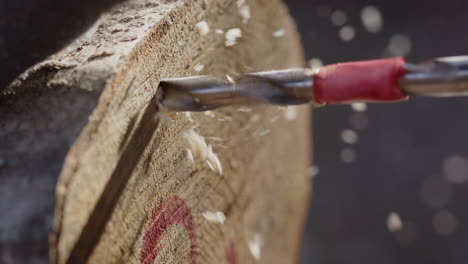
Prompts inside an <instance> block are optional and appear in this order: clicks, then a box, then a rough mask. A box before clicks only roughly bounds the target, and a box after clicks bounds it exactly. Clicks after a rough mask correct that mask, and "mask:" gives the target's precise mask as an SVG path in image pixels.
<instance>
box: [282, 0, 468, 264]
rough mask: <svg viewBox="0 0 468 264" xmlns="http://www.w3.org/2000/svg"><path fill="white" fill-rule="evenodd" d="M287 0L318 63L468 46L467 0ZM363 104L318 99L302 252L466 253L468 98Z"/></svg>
mask: <svg viewBox="0 0 468 264" xmlns="http://www.w3.org/2000/svg"><path fill="white" fill-rule="evenodd" d="M286 2H287V3H288V5H289V7H290V9H291V12H292V14H293V16H294V17H295V18H296V21H297V23H298V26H299V29H300V31H301V33H302V38H303V42H304V46H305V51H306V56H307V58H308V59H312V58H314V60H313V61H312V63H313V64H316V63H317V59H320V60H321V62H323V63H324V64H328V63H334V62H340V61H349V60H362V59H373V58H381V57H384V56H391V55H405V57H406V58H407V59H408V60H409V61H412V62H418V61H421V60H426V59H429V58H432V57H438V56H452V55H463V54H467V53H468V51H467V50H468V34H467V33H468V30H467V28H468V1H466V0H463V1H462V0H446V1H439V0H430V1H429V0H426V1H412V0H406V1H401V0H393V1H390V0H389V1H369V0H368V1H364V0H353V1H350V0H335V1H306V0H286ZM367 6H372V8H367V9H365V10H367V11H365V12H364V15H365V16H367V18H365V19H367V20H368V22H367V23H370V24H369V25H370V26H369V25H368V26H367V27H365V26H364V25H363V22H362V18H361V16H362V12H363V9H364V8H365V7H367ZM376 10H377V12H375V11H376ZM379 14H380V16H381V18H382V24H381V27H380V28H379V27H378V25H376V24H375V23H376V21H377V22H378V19H377V20H376V18H375V17H376V16H377V17H378V15H379ZM371 22H372V23H371ZM377 24H378V23H377ZM343 27H346V29H343ZM340 31H341V35H340ZM350 31H351V33H350ZM352 33H354V36H353V34H352ZM340 36H341V37H340ZM358 107H359V106H358ZM361 108H362V106H361ZM357 110H358V111H356V110H353V109H352V108H351V107H350V106H330V107H324V108H318V109H316V110H315V117H314V119H315V120H314V133H315V134H314V143H315V150H314V152H315V153H314V155H315V163H316V166H317V167H318V169H319V173H318V175H317V176H316V177H315V180H314V192H313V197H312V203H311V208H310V212H309V219H308V224H307V228H306V231H305V239H304V246H303V249H302V258H301V263H314V264H344V263H346V264H353V263H359V264H371V263H372V264H374V263H380V264H385V263H401V264H405V263H413V264H414V263H424V264H431V263H466V262H467V261H468V250H467V249H466V246H467V245H468V224H466V223H468V210H467V209H468V185H467V184H466V183H465V182H466V181H467V180H468V161H467V159H466V158H465V157H467V156H468V140H466V136H467V135H468V122H467V118H466V113H468V98H456V99H453V98H452V99H430V98H415V99H411V101H409V102H406V103H400V104H386V105H368V106H367V111H364V112H359V111H362V110H363V109H360V108H358V109H357ZM343 131H345V132H344V133H343ZM356 136H357V137H356ZM343 137H344V138H343ZM355 141H357V142H356V143H354V142H355ZM346 142H348V143H346ZM350 143H351V144H350ZM389 215H392V216H391V217H389ZM389 218H390V220H389ZM389 221H390V223H388V222H389ZM400 222H401V223H400ZM389 224H390V227H389V226H388V225H389ZM400 224H401V225H400ZM391 230H393V232H392V231H391Z"/></svg>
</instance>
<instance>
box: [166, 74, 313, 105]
mask: <svg viewBox="0 0 468 264" xmlns="http://www.w3.org/2000/svg"><path fill="white" fill-rule="evenodd" d="M312 86H313V72H312V71H311V70H309V69H290V70H282V71H268V72H259V73H251V74H244V75H241V76H240V77H239V78H238V79H237V80H236V81H235V82H234V83H230V82H228V81H224V80H220V79H217V78H215V77H212V76H194V77H186V78H176V79H170V80H166V81H162V82H161V83H160V87H161V88H162V89H163V103H164V106H165V107H167V109H168V110H169V111H206V110H210V109H214V108H218V107H220V106H226V105H250V104H262V103H265V104H277V105H295V104H305V103H310V102H311V100H312V98H313V89H312Z"/></svg>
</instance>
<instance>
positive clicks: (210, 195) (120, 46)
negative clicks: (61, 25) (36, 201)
mask: <svg viewBox="0 0 468 264" xmlns="http://www.w3.org/2000/svg"><path fill="white" fill-rule="evenodd" d="M246 10H248V11H246ZM273 18H274V19H273ZM200 22H203V23H202V24H203V26H200V25H201V24H200ZM232 29H235V30H236V32H237V33H236V34H235V35H233V34H232V33H229V34H226V33H225V32H228V31H229V30H232ZM221 31H222V32H224V33H223V34H219V33H220V32H221ZM278 32H281V34H279V33H278ZM239 33H240V34H239ZM226 43H228V44H229V45H226ZM51 60H52V61H53V62H50V61H49V62H47V63H43V64H42V66H37V67H36V68H33V69H32V70H31V71H30V73H29V74H25V75H23V77H22V79H21V81H20V82H17V83H16V86H12V87H10V93H9V94H8V95H4V97H3V98H2V100H5V101H6V102H8V107H7V108H5V109H9V111H6V112H5V113H6V114H5V118H6V119H4V120H7V124H8V126H7V129H6V130H4V131H3V132H0V133H5V134H4V135H6V136H7V137H6V138H7V139H10V140H12V142H13V143H14V144H13V143H12V144H11V145H12V149H13V151H12V152H11V153H10V154H11V155H9V156H10V158H11V160H12V161H14V162H13V163H11V165H9V167H8V168H7V169H8V173H9V174H10V175H11V176H10V177H11V178H12V179H13V178H15V177H30V176H29V175H32V176H33V177H36V178H37V179H44V178H43V177H50V182H49V184H48V185H46V186H48V188H49V189H48V191H44V190H34V192H42V194H44V195H45V196H46V197H47V199H48V200H47V202H46V203H48V204H49V207H48V209H47V210H49V211H48V213H46V214H39V213H37V214H36V216H38V217H46V216H45V215H47V216H48V217H49V218H50V217H51V216H52V212H51V208H52V206H53V201H54V199H53V197H52V196H51V191H52V188H53V187H52V186H54V185H56V197H57V198H56V203H55V216H54V217H55V220H54V221H55V223H54V233H53V235H52V236H51V242H50V250H51V252H52V255H51V256H52V261H53V262H54V263H120V262H124V263H226V262H227V263H250V262H252V261H254V260H258V261H260V262H262V263H290V262H293V261H295V260H296V258H297V252H298V247H299V242H300V238H301V231H302V223H303V220H304V218H305V210H306V208H307V207H306V206H307V199H308V194H309V186H310V184H309V180H310V179H309V177H307V174H306V168H307V167H308V164H309V161H310V156H309V154H310V153H309V151H310V144H309V138H310V136H311V135H310V132H309V130H308V127H309V125H308V123H309V122H308V121H309V112H310V110H309V109H308V107H293V108H289V109H286V108H279V107H276V106H255V107H240V106H239V107H227V108H222V109H219V110H216V111H211V112H207V113H192V114H190V113H164V112H161V111H160V109H159V108H158V105H157V104H156V100H154V97H155V95H156V92H157V87H158V83H159V80H161V79H162V78H170V77H180V76H189V75H195V74H212V75H215V76H217V77H220V78H226V76H235V75H238V74H240V73H243V72H250V71H262V70H272V69H282V68H289V67H301V66H303V64H304V61H303V54H302V49H301V46H300V42H299V38H298V36H297V32H296V28H295V26H294V23H293V21H292V19H291V18H290V17H289V15H288V13H287V11H286V8H285V6H284V5H283V4H282V3H281V2H280V1H279V0H250V1H245V2H244V1H228V0H226V1H224V0H216V1H215V0H211V1H184V0H177V1H167V2H160V1H158V2H154V3H153V2H148V1H137V0H135V1H127V2H125V3H123V4H121V5H119V6H115V7H114V8H112V9H111V10H109V11H108V12H107V14H106V15H105V16H103V18H102V19H101V20H99V21H98V22H97V23H96V25H95V26H94V27H93V28H91V29H90V30H89V31H88V32H87V33H86V34H84V35H83V36H82V37H81V38H80V39H78V40H77V41H75V42H74V43H73V44H71V45H70V47H68V48H67V49H65V50H62V51H61V52H59V53H58V54H55V55H54V56H53V57H52V58H51ZM44 65H47V66H44ZM51 65H52V66H51ZM54 65H55V66H54ZM24 98H29V99H28V100H26V101H25V100H24ZM33 106H37V107H38V109H37V110H36V112H34V111H32V109H31V107H33ZM1 107H5V106H4V105H3V106H1ZM19 109H22V110H23V111H22V112H19V113H18V110H19ZM291 113H294V115H292V114H291ZM38 116H40V117H41V118H40V119H39V120H37V121H34V117H38ZM18 117H20V119H18ZM18 120H21V122H22V123H23V124H24V129H23V130H22V131H21V133H23V134H21V135H22V136H20V134H15V133H18V132H15V131H17V130H16V129H17V125H18V122H20V121H18ZM51 128H52V130H50V129H51ZM190 131H191V132H190ZM192 132H193V134H192V135H191V136H187V133H192ZM54 139H55V140H54ZM32 142H36V143H37V145H35V146H32V145H28V143H29V144H31V143H32ZM25 151H30V152H31V155H30V156H27V157H26V158H24V159H26V161H27V162H26V163H27V165H26V166H25V167H24V170H21V166H22V165H21V164H25V162H24V160H23V161H21V162H20V161H19V160H20V156H21V155H23V154H24V153H25ZM43 153H51V154H50V155H52V156H53V157H52V158H50V159H47V160H44V158H43V157H44V155H43ZM40 157H41V158H40ZM16 160H18V161H16ZM45 164H47V165H45ZM38 168H40V169H38ZM20 171H21V173H20ZM60 171H61V172H60ZM59 172H60V177H59V179H58V181H57V179H56V178H57V175H58V174H59ZM17 190H18V191H19V189H17ZM50 205H52V206H50ZM25 217H26V216H25ZM28 217H30V216H28Z"/></svg>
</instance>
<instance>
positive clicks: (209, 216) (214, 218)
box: [202, 211, 226, 224]
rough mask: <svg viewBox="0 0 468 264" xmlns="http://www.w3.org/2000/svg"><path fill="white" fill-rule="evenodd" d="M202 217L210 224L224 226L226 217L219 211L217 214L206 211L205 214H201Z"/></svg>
mask: <svg viewBox="0 0 468 264" xmlns="http://www.w3.org/2000/svg"><path fill="white" fill-rule="evenodd" d="M202 215H203V217H204V218H205V219H206V220H207V221H208V222H211V223H218V224H224V222H225V221H226V216H225V215H224V213H223V212H221V211H217V212H208V211H207V212H203V213H202Z"/></svg>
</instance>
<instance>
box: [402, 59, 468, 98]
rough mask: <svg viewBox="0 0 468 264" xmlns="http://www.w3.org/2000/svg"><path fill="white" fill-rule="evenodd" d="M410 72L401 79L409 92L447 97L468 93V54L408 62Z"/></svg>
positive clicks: (407, 66)
mask: <svg viewBox="0 0 468 264" xmlns="http://www.w3.org/2000/svg"><path fill="white" fill-rule="evenodd" d="M406 68H407V70H408V73H407V74H405V75H404V76H403V77H401V78H400V80H399V85H400V87H401V89H402V90H403V91H405V92H406V93H407V94H414V95H422V96H432V97H446V96H466V95H468V56H454V57H444V58H437V59H433V60H430V61H427V62H423V63H419V64H407V65H406Z"/></svg>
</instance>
